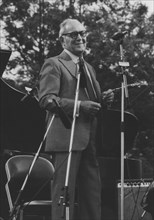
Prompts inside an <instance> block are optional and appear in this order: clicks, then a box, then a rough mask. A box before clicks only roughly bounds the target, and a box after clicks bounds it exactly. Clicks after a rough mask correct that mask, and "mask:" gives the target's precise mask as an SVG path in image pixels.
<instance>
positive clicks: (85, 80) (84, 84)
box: [79, 57, 96, 101]
mask: <svg viewBox="0 0 154 220" xmlns="http://www.w3.org/2000/svg"><path fill="white" fill-rule="evenodd" d="M85 65H86V64H85V62H84V60H83V58H82V57H80V58H79V71H80V74H81V77H80V87H81V88H85V89H87V92H88V96H89V98H90V100H93V101H95V100H96V95H95V94H94V89H93V87H92V84H91V82H90V79H89V76H88V73H87V69H86V66H85Z"/></svg>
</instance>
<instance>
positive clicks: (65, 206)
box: [60, 70, 81, 220]
mask: <svg viewBox="0 0 154 220" xmlns="http://www.w3.org/2000/svg"><path fill="white" fill-rule="evenodd" d="M80 76H81V72H80V70H79V72H78V76H77V85H76V92H75V101H74V110H73V121H72V126H71V135H70V144H69V155H68V160H67V168H66V176H65V186H64V192H63V195H61V196H60V203H61V202H62V205H63V207H62V218H65V217H66V218H65V220H69V219H70V216H69V214H70V212H69V193H68V182H69V174H70V166H71V158H72V147H73V139H74V130H75V123H76V113H77V103H78V97H79V85H80Z"/></svg>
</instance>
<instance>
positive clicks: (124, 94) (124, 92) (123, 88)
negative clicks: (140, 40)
mask: <svg viewBox="0 0 154 220" xmlns="http://www.w3.org/2000/svg"><path fill="white" fill-rule="evenodd" d="M123 37H124V36H122V38H121V39H120V56H121V61H120V62H119V66H121V72H122V82H121V198H120V220H124V145H125V142H124V130H125V123H124V109H125V108H124V107H125V99H124V98H125V97H126V101H128V98H129V96H128V88H127V78H126V74H125V71H124V67H127V66H129V63H128V62H124V55H123V46H122V44H123Z"/></svg>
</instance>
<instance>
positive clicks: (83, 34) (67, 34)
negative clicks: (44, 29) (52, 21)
mask: <svg viewBox="0 0 154 220" xmlns="http://www.w3.org/2000/svg"><path fill="white" fill-rule="evenodd" d="M63 35H64V36H69V37H71V38H72V39H74V40H76V39H77V37H78V35H80V37H82V38H84V37H86V36H87V33H86V31H74V32H71V33H66V34H63Z"/></svg>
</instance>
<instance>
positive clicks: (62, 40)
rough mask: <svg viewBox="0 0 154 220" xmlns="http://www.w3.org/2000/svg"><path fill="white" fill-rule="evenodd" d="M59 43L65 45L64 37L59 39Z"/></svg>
mask: <svg viewBox="0 0 154 220" xmlns="http://www.w3.org/2000/svg"><path fill="white" fill-rule="evenodd" d="M59 41H60V43H61V44H62V45H63V43H64V38H63V36H60V37H59Z"/></svg>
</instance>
